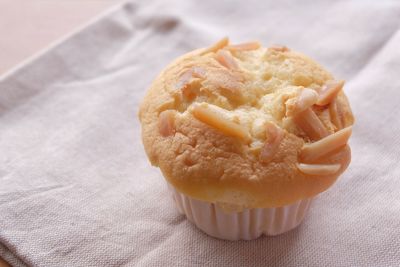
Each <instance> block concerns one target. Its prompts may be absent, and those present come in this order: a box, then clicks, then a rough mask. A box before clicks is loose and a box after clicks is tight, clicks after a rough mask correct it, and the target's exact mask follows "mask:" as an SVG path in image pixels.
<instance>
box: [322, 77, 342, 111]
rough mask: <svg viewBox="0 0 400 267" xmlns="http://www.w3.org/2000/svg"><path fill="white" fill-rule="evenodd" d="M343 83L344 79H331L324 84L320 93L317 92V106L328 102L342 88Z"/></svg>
mask: <svg viewBox="0 0 400 267" xmlns="http://www.w3.org/2000/svg"><path fill="white" fill-rule="evenodd" d="M343 85H344V81H343V80H342V81H331V82H328V83H327V84H325V85H324V86H323V87H322V89H321V91H320V93H319V98H318V101H317V103H316V104H317V105H318V106H325V105H327V104H329V103H330V102H331V101H332V100H333V99H334V98H335V97H336V95H337V94H338V93H339V91H340V90H342V88H343Z"/></svg>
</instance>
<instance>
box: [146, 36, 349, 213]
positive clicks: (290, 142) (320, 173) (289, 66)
mask: <svg viewBox="0 0 400 267" xmlns="http://www.w3.org/2000/svg"><path fill="white" fill-rule="evenodd" d="M343 85H344V82H343V81H340V80H335V79H334V78H333V77H332V75H331V74H330V73H329V72H327V71H326V70H324V69H323V68H322V67H321V66H320V65H319V64H317V63H316V62H314V61H313V60H311V59H310V58H308V57H306V56H304V55H302V54H300V53H296V52H294V51H291V50H290V49H288V48H286V47H283V46H274V47H269V48H263V47H261V45H260V44H259V43H258V42H250V43H244V44H239V45H230V44H229V40H228V39H227V38H224V39H222V40H221V41H219V42H217V43H216V44H214V45H212V46H211V47H208V48H204V49H199V50H195V51H193V52H191V53H188V54H186V55H184V56H182V57H180V58H178V59H177V60H175V61H174V62H172V63H171V64H170V65H169V66H167V67H166V69H164V70H163V71H162V72H161V74H160V75H159V76H158V77H157V78H156V79H155V81H154V82H153V83H152V85H151V87H150V88H149V90H148V92H147V95H146V96H145V98H144V100H143V102H142V104H141V106H140V111H139V118H140V121H141V124H142V138H143V143H144V147H145V150H146V153H147V155H148V157H149V159H150V161H151V163H152V164H153V165H155V166H158V167H159V168H160V169H161V171H162V173H163V175H164V176H165V178H166V179H167V180H168V182H169V183H171V184H172V185H173V186H174V187H175V188H176V189H178V190H179V191H181V192H182V193H185V194H187V195H189V196H191V197H193V198H196V199H200V200H204V201H209V202H213V203H217V204H219V205H221V206H222V207H224V208H226V209H235V210H240V209H242V208H257V207H278V206H283V205H287V204H290V203H293V202H295V201H297V200H300V199H304V198H308V197H312V196H315V195H316V194H318V193H320V192H322V191H324V190H326V189H327V188H328V187H329V186H331V185H332V184H333V183H334V182H335V180H336V179H337V178H338V176H339V175H340V174H341V173H342V172H343V171H344V170H345V169H346V168H347V166H348V165H349V163H350V158H351V155H350V148H349V146H348V145H347V141H348V139H349V137H350V135H351V125H352V124H353V115H352V112H351V109H350V106H349V103H348V101H347V98H346V96H345V95H344V93H343Z"/></svg>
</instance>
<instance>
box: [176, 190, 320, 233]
mask: <svg viewBox="0 0 400 267" xmlns="http://www.w3.org/2000/svg"><path fill="white" fill-rule="evenodd" d="M168 187H169V188H170V190H171V192H172V195H173V198H174V199H175V202H176V204H177V207H178V210H179V211H180V212H181V213H183V214H185V215H186V217H187V218H188V219H189V221H191V222H193V223H194V224H195V225H196V226H197V227H198V228H200V229H201V230H202V231H204V232H205V233H207V234H208V235H210V236H213V237H216V238H220V239H226V240H241V239H243V240H251V239H256V238H258V237H260V236H261V235H262V234H265V235H269V236H273V235H279V234H282V233H285V232H287V231H289V230H292V229H293V228H295V227H296V226H298V225H299V224H300V223H301V221H302V220H303V218H304V216H305V214H306V213H307V210H308V208H309V206H310V204H311V202H312V198H309V199H304V200H300V201H298V202H295V203H293V204H290V205H286V206H283V207H278V208H256V209H246V210H244V211H242V212H226V211H224V210H222V209H221V208H220V207H218V205H215V204H214V203H210V202H205V201H200V200H197V199H193V198H191V197H189V196H187V195H185V194H182V193H180V192H178V191H177V190H176V189H175V188H173V187H172V186H170V185H169V186H168Z"/></svg>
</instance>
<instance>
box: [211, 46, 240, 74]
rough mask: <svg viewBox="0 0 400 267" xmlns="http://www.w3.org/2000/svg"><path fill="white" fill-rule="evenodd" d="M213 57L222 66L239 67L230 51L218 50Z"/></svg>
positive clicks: (233, 68) (232, 68)
mask: <svg viewBox="0 0 400 267" xmlns="http://www.w3.org/2000/svg"><path fill="white" fill-rule="evenodd" d="M215 59H216V60H217V61H218V62H219V63H220V64H221V65H222V66H224V67H226V68H228V69H231V70H237V69H238V68H239V66H238V64H237V63H236V61H235V59H234V58H233V57H232V55H231V53H229V52H228V51H224V50H219V51H218V52H217V53H216V55H215Z"/></svg>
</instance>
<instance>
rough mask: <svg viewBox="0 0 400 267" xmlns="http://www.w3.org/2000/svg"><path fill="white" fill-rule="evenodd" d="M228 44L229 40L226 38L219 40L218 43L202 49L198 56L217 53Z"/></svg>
mask: <svg viewBox="0 0 400 267" xmlns="http://www.w3.org/2000/svg"><path fill="white" fill-rule="evenodd" d="M228 44H229V38H228V37H224V38H222V39H221V40H219V41H218V42H216V43H215V44H213V45H212V46H210V47H208V48H206V49H204V50H203V51H202V52H201V53H200V54H201V55H204V54H207V53H210V52H217V51H218V50H220V49H222V48H224V47H225V46H227V45H228Z"/></svg>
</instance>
